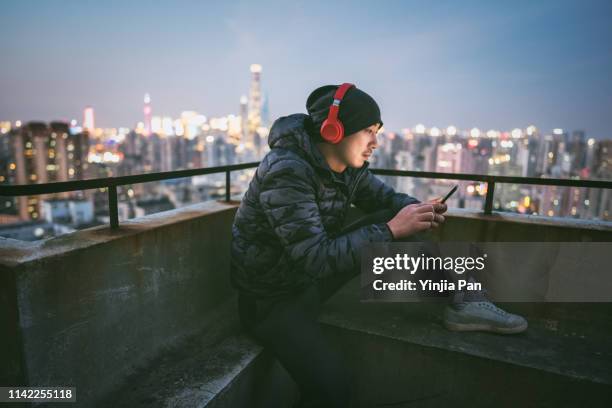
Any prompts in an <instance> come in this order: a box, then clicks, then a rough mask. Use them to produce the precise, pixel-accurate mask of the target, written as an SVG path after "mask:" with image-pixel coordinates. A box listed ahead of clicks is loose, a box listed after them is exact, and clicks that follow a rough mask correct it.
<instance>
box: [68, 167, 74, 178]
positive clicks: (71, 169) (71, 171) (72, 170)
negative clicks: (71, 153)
mask: <svg viewBox="0 0 612 408" xmlns="http://www.w3.org/2000/svg"><path fill="white" fill-rule="evenodd" d="M68 174H69V175H71V176H73V175H74V169H73V168H72V167H71V168H69V169H68Z"/></svg>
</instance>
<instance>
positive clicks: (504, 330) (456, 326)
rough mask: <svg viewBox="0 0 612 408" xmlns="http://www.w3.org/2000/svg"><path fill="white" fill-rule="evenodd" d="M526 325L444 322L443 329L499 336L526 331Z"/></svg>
mask: <svg viewBox="0 0 612 408" xmlns="http://www.w3.org/2000/svg"><path fill="white" fill-rule="evenodd" d="M527 326H528V324H527V323H525V324H522V325H520V326H517V327H495V326H491V325H490V324H482V323H451V322H446V321H445V322H444V327H446V328H447V329H448V330H451V331H487V332H493V333H500V334H516V333H522V332H524V331H525V330H527Z"/></svg>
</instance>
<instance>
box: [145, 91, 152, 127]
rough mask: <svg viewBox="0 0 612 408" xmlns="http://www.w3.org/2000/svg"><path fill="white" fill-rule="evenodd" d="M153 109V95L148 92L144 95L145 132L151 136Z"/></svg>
mask: <svg viewBox="0 0 612 408" xmlns="http://www.w3.org/2000/svg"><path fill="white" fill-rule="evenodd" d="M152 112H153V110H152V109H151V96H149V94H148V93H146V94H145V96H144V108H143V113H144V134H145V136H149V135H150V134H151V115H152Z"/></svg>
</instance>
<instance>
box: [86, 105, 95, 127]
mask: <svg viewBox="0 0 612 408" xmlns="http://www.w3.org/2000/svg"><path fill="white" fill-rule="evenodd" d="M95 128H96V126H95V120H94V109H93V108H92V107H91V106H86V107H85V109H83V130H86V131H88V132H90V133H91V132H92V131H93V130H94V129H95Z"/></svg>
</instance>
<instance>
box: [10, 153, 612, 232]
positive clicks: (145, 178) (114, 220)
mask: <svg viewBox="0 0 612 408" xmlns="http://www.w3.org/2000/svg"><path fill="white" fill-rule="evenodd" d="M258 165H259V162H250V163H242V164H231V165H226V166H216V167H206V168H200V169H188V170H176V171H166V172H160V173H150V174H137V175H131V176H120V177H106V178H98V179H91V180H73V181H60V182H55V183H44V184H23V185H13V186H10V185H9V186H3V185H0V196H10V197H19V196H31V195H39V194H51V193H64V192H68V191H76V190H89V189H94V188H107V189H108V212H109V218H110V227H111V228H112V229H115V228H118V227H119V214H118V208H117V186H124V185H130V184H139V183H148V182H151V181H161V180H170V179H178V178H185V177H192V176H200V175H204V174H215V173H223V172H225V201H230V187H231V178H230V176H231V172H232V171H237V170H244V169H250V168H254V167H257V166H258ZM370 170H371V172H372V173H373V174H379V175H382V176H401V177H419V178H435V179H447V180H469V181H480V182H485V183H487V195H486V197H485V205H484V213H485V214H491V213H492V211H493V194H494V192H495V184H496V183H513V184H535V185H550V186H564V187H585V188H605V189H612V181H604V180H575V179H554V178H537V177H509V176H489V175H481V174H461V173H436V172H428V171H412V170H391V169H370Z"/></svg>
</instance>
